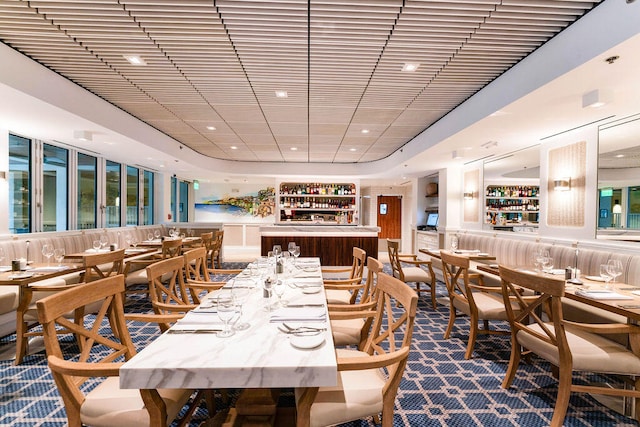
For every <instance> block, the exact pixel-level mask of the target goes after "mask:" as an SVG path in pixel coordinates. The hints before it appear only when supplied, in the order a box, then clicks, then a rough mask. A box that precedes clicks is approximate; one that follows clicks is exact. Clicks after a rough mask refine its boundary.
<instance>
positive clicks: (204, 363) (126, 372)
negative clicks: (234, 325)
mask: <svg viewBox="0 0 640 427" xmlns="http://www.w3.org/2000/svg"><path fill="white" fill-rule="evenodd" d="M299 261H301V262H302V263H303V264H301V265H304V266H305V271H304V277H302V275H300V274H297V275H296V276H295V277H288V276H285V279H284V280H285V282H286V283H289V282H292V284H291V285H288V286H287V287H286V291H285V293H284V296H283V299H286V300H288V301H289V303H290V305H299V306H300V307H293V308H292V307H288V308H287V310H288V311H289V312H290V311H291V310H294V311H295V310H300V311H301V312H311V311H316V312H317V311H318V309H319V307H318V306H317V305H318V304H322V306H321V307H322V308H323V309H324V310H325V311H326V299H325V294H324V291H320V292H318V293H309V292H310V288H308V286H309V285H316V284H317V285H318V286H321V284H322V275H321V272H320V268H319V266H320V262H319V259H317V258H316V259H315V260H314V262H313V263H314V264H315V265H316V266H317V267H318V268H317V270H316V271H315V277H309V276H313V275H314V273H313V271H311V273H310V270H312V269H310V268H309V264H308V261H309V259H304V258H300V259H299ZM305 261H306V263H305ZM240 276H241V277H242V275H240ZM242 280H248V279H246V278H243V279H242ZM311 291H312V290H311ZM213 294H214V293H212V294H210V296H209V297H212V296H213ZM206 303H207V302H206V300H205V301H203V305H205V304H206ZM307 304H309V305H307ZM272 314H273V313H270V312H268V311H267V310H265V299H264V298H263V289H262V287H256V288H255V289H252V290H251V292H250V296H249V298H248V300H247V303H246V304H245V308H244V313H243V317H242V320H243V321H246V322H248V323H250V325H251V326H250V327H249V328H248V329H246V330H244V331H236V333H235V335H233V336H231V337H228V338H219V337H217V336H216V335H215V334H212V333H197V334H196V333H183V334H171V333H164V334H163V335H161V336H160V337H158V339H156V340H155V341H154V342H152V343H151V344H150V345H149V346H147V347H146V348H144V349H143V350H141V351H140V352H139V353H138V354H137V355H136V356H134V357H133V358H132V359H131V360H129V361H128V362H126V363H125V364H124V365H123V366H122V368H121V369H120V386H121V387H122V388H136V389H155V388H222V387H237V388H248V387H251V388H254V387H255V388H260V387H318V386H332V385H336V383H337V362H336V357H335V350H334V346H333V339H332V335H331V326H330V323H329V322H328V321H326V322H323V323H322V324H321V326H326V328H327V330H326V331H324V332H322V334H324V338H325V339H324V343H322V344H321V345H320V346H319V347H316V348H313V349H300V348H296V347H294V346H293V345H291V342H290V340H291V339H296V338H292V336H291V335H290V334H285V333H283V332H282V331H280V329H279V328H281V327H282V326H281V325H282V324H281V323H277V322H271V321H270V318H271V316H272ZM201 316H205V314H201ZM209 316H213V317H211V319H212V321H213V322H219V320H218V319H217V318H216V317H217V315H215V314H213V315H209ZM289 323H295V322H289ZM299 324H310V323H307V322H300V323H299ZM317 324H318V323H314V325H317ZM216 326H219V323H217V324H216Z"/></svg>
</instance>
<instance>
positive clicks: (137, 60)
mask: <svg viewBox="0 0 640 427" xmlns="http://www.w3.org/2000/svg"><path fill="white" fill-rule="evenodd" d="M122 56H123V57H124V59H126V60H127V61H129V64H131V65H147V62H146V61H145V60H144V59H142V58H141V57H140V56H139V55H122Z"/></svg>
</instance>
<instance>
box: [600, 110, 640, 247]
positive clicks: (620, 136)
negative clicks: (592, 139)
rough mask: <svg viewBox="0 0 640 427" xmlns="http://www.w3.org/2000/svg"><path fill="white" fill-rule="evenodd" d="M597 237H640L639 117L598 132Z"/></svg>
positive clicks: (626, 119)
mask: <svg viewBox="0 0 640 427" xmlns="http://www.w3.org/2000/svg"><path fill="white" fill-rule="evenodd" d="M598 144H599V145H598V153H599V155H598V213H597V215H598V233H597V234H598V237H599V238H608V239H616V240H637V239H638V238H640V114H636V115H633V116H630V117H626V118H624V119H620V120H616V121H615V122H612V123H608V124H606V125H602V126H600V128H599V132H598Z"/></svg>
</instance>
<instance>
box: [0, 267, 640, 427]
mask: <svg viewBox="0 0 640 427" xmlns="http://www.w3.org/2000/svg"><path fill="white" fill-rule="evenodd" d="M227 267H228V268H233V267H235V266H232V265H229V266H227ZM439 293H440V294H441V295H444V293H445V290H444V286H443V285H442V284H440V285H439ZM428 299H429V298H427V297H426V296H422V297H421V301H420V304H419V307H418V318H417V322H416V328H415V332H414V348H413V351H412V352H411V354H410V356H409V357H410V361H409V364H408V366H407V369H406V372H405V376H404V380H403V382H402V384H401V385H400V390H399V393H398V398H397V401H396V411H395V423H394V426H460V427H462V426H464V427H467V426H472V425H473V426H491V427H500V426H527V427H529V426H545V425H548V424H549V422H550V420H551V416H552V414H553V407H554V403H555V395H556V392H557V387H556V382H555V380H554V379H553V378H552V377H551V375H550V374H549V372H550V370H549V369H550V368H549V365H548V364H546V363H543V362H541V361H540V360H539V359H536V358H533V359H532V361H531V363H530V364H529V363H526V362H525V363H523V364H522V365H521V367H520V369H519V371H518V374H517V375H516V379H515V381H514V384H513V387H512V388H511V389H509V390H504V389H502V388H501V387H500V384H501V382H502V379H503V377H504V373H505V370H506V367H507V364H508V360H509V352H510V344H509V337H508V336H504V337H502V336H480V337H479V338H478V340H477V343H476V351H475V352H474V355H473V356H474V357H473V359H472V360H464V353H465V347H466V340H467V334H466V330H467V329H468V326H467V322H468V319H466V318H460V319H458V321H457V322H456V327H455V328H454V331H453V334H452V337H451V338H450V339H449V340H443V339H442V336H443V333H444V330H445V328H446V324H447V320H448V308H447V307H446V306H444V305H440V306H439V309H438V310H437V311H435V310H433V308H432V307H431V303H430V302H428V301H427V300H428ZM441 301H442V300H441ZM148 309H149V307H148V305H147V304H146V303H145V302H144V301H142V300H140V299H133V300H132V301H131V302H129V303H128V305H127V311H143V310H148ZM497 326H498V328H503V329H504V328H506V324H505V325H497ZM130 328H131V335H132V337H133V338H134V341H135V343H136V346H138V347H139V348H142V347H144V346H145V345H146V344H147V343H148V342H150V341H152V340H153V339H154V338H155V337H156V336H157V335H158V333H159V332H158V330H157V328H156V327H155V326H153V327H152V326H148V325H142V324H134V323H132V324H131V325H130ZM14 340H15V336H7V337H4V338H2V339H0V346H1V347H0V351H2V350H5V349H9V346H10V345H11V344H12V343H13V342H14ZM66 345H67V348H68V349H69V351H73V350H74V347H75V345H74V344H73V341H72V340H71V339H69V341H68V343H67V344H66ZM0 372H1V375H0V426H7V427H19V426H20V427H23V426H29V427H35V426H64V425H66V417H65V411H64V406H63V404H62V401H61V399H60V397H59V395H58V392H57V389H56V386H55V383H54V382H53V379H52V378H51V375H50V374H49V371H48V368H47V365H46V360H45V357H44V351H41V352H38V353H35V354H33V355H30V356H28V357H27V358H26V359H25V362H24V363H23V364H22V365H20V366H14V365H13V361H1V362H0ZM592 380H600V381H601V380H606V381H609V382H611V381H613V380H612V379H610V378H584V381H592ZM233 396H234V393H232V401H233ZM292 400H293V399H292V394H291V392H290V391H289V392H285V393H283V395H282V397H281V403H282V404H284V405H292V404H293V402H292ZM218 403H219V404H220V405H221V406H222V405H223V404H222V403H221V402H218ZM206 416H207V414H206V410H205V409H203V408H201V409H199V410H198V411H197V413H196V417H195V419H194V420H193V421H192V423H191V425H193V426H197V425H199V424H200V423H201V422H202V421H203V420H204V419H205V418H206ZM348 425H349V426H353V427H356V426H373V425H374V424H373V421H371V420H368V421H358V422H354V423H350V424H348ZM565 425H566V426H580V427H589V426H594V427H595V426H598V427H601V426H637V425H638V423H636V422H635V421H634V420H632V419H629V418H626V417H624V416H621V415H619V414H617V413H615V412H613V411H611V410H609V409H607V408H605V407H603V406H602V405H601V404H600V403H598V402H597V401H596V400H595V399H593V398H592V397H591V396H589V395H581V394H580V395H579V394H573V395H572V398H571V402H570V406H569V410H568V413H567V418H566V420H565Z"/></svg>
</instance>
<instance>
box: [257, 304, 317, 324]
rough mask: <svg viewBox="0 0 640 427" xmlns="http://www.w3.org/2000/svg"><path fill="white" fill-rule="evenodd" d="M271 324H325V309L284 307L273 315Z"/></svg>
mask: <svg viewBox="0 0 640 427" xmlns="http://www.w3.org/2000/svg"><path fill="white" fill-rule="evenodd" d="M269 320H270V321H271V322H325V321H326V320H327V312H326V310H325V308H324V307H282V308H279V309H277V310H276V311H274V312H273V313H271V317H270V319H269Z"/></svg>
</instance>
